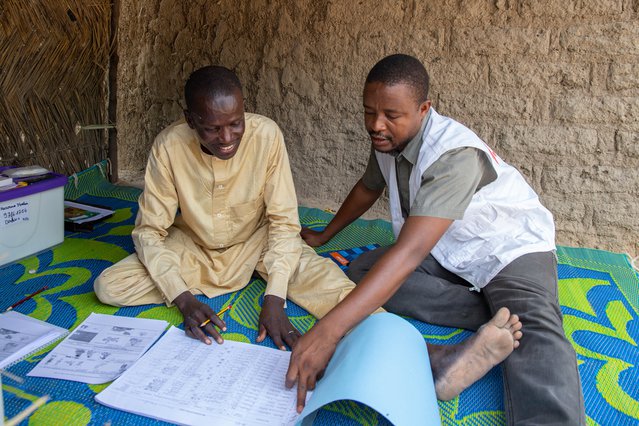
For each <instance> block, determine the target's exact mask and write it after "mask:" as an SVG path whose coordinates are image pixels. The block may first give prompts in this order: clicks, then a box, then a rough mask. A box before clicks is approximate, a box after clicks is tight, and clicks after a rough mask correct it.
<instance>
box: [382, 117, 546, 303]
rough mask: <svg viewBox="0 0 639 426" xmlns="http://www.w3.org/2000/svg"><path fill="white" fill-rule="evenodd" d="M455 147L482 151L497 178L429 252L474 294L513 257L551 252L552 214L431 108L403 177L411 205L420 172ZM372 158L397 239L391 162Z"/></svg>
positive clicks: (478, 143)
mask: <svg viewBox="0 0 639 426" xmlns="http://www.w3.org/2000/svg"><path fill="white" fill-rule="evenodd" d="M461 147H473V148H477V149H481V150H482V151H484V152H486V153H487V154H488V158H489V159H490V161H491V163H492V165H493V167H494V169H495V171H496V172H497V179H496V180H495V181H493V182H491V183H490V184H488V185H486V186H484V187H483V188H481V189H480V190H479V191H477V192H476V193H475V195H474V196H473V197H472V199H471V202H470V205H469V206H468V208H467V209H466V211H465V213H464V217H463V218H462V219H461V220H456V221H454V222H453V223H452V224H451V226H450V227H449V228H448V230H447V231H446V232H445V233H444V235H443V236H442V237H441V239H440V240H439V242H438V243H437V244H436V245H435V247H433V249H432V251H431V254H432V255H433V257H434V258H435V259H437V261H438V262H439V263H440V264H441V265H442V266H443V267H444V268H446V269H447V270H449V271H450V272H453V273H455V274H456V275H458V276H460V277H462V278H464V279H465V280H466V281H468V282H470V283H471V284H472V285H473V286H474V289H475V290H479V289H480V288H482V287H484V286H486V284H488V283H489V282H490V280H491V279H493V278H494V277H495V275H497V273H498V272H499V271H501V270H502V269H503V268H504V267H505V266H506V265H508V264H509V263H510V262H512V261H513V260H515V259H516V258H518V257H520V256H522V255H524V254H527V253H535V252H542V251H550V250H554V249H555V225H554V222H553V217H552V214H551V213H550V212H549V211H548V210H547V209H546V208H545V207H544V206H542V205H541V202H540V201H539V198H538V197H537V194H536V193H535V191H533V189H532V188H531V187H530V186H529V185H528V184H527V183H526V181H525V180H524V178H523V176H522V175H521V174H520V173H519V172H518V171H517V170H516V169H515V168H514V167H512V166H510V165H508V164H506V163H505V162H504V161H503V160H502V159H501V158H499V156H497V154H495V153H494V152H493V151H492V150H491V149H490V148H489V147H488V145H486V144H485V143H484V142H483V141H482V140H481V139H480V138H479V137H478V136H477V135H476V134H475V133H473V132H472V131H471V130H470V129H468V128H466V127H465V126H463V125H462V124H460V123H458V122H456V121H455V120H453V119H451V118H448V117H444V116H442V115H439V114H438V113H437V112H436V111H435V110H434V109H433V108H431V109H430V116H429V118H428V123H426V128H425V129H424V134H423V139H422V146H421V148H420V151H419V155H418V159H417V164H416V165H415V166H414V167H413V170H412V171H411V174H410V178H409V179H410V182H409V189H410V205H411V206H412V204H413V201H414V200H415V196H416V195H417V191H418V190H419V188H420V187H421V180H422V175H423V174H424V172H425V171H426V169H428V167H429V166H430V165H431V164H433V163H434V162H435V161H437V159H439V157H440V156H441V155H442V154H444V153H445V152H447V151H450V150H452V149H455V148H461ZM375 155H376V157H377V162H378V163H379V166H380V169H381V171H382V174H383V175H384V179H385V180H386V184H387V185H388V190H389V198H390V210H391V218H392V222H393V232H394V233H395V237H396V238H397V237H398V236H399V232H400V230H401V228H402V226H403V225H404V218H403V217H402V211H401V206H400V199H399V190H398V186H397V173H396V171H395V158H394V157H393V156H392V155H390V154H385V153H380V152H375ZM451 190H454V188H451Z"/></svg>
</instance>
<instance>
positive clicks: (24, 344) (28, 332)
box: [0, 311, 67, 368]
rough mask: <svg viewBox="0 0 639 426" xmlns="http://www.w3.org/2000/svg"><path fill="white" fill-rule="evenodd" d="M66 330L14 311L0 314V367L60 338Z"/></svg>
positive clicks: (4, 366)
mask: <svg viewBox="0 0 639 426" xmlns="http://www.w3.org/2000/svg"><path fill="white" fill-rule="evenodd" d="M66 333H67V330H66V329H64V328H61V327H57V326H55V325H52V324H49V323H47V322H44V321H40V320H37V319H35V318H31V317H29V316H27V315H23V314H21V313H19V312H16V311H10V312H5V313H3V314H1V315H0V368H6V367H7V366H9V365H11V364H12V363H14V362H16V361H19V360H20V359H22V358H24V357H26V356H28V355H29V354H30V353H32V352H34V351H37V350H38V349H40V348H41V347H42V346H44V345H47V344H48V343H51V342H52V341H54V340H55V339H58V338H61V337H62V336H64V335H65V334H66Z"/></svg>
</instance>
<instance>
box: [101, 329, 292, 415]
mask: <svg viewBox="0 0 639 426" xmlns="http://www.w3.org/2000/svg"><path fill="white" fill-rule="evenodd" d="M289 359H290V352H285V351H281V350H277V349H272V348H267V347H264V346H257V345H252V344H248V343H240V342H234V341H231V340H225V341H224V343H223V344H222V345H218V344H216V343H213V344H212V345H205V344H203V343H202V342H200V341H198V340H194V339H191V338H189V337H187V336H185V334H184V332H183V331H181V330H179V329H176V328H171V329H169V331H167V332H166V334H165V335H164V336H163V337H162V339H160V340H159V341H158V342H157V343H156V344H155V345H154V346H153V348H151V349H150V350H149V352H147V353H146V354H145V355H144V356H143V357H142V358H141V359H140V360H139V361H138V362H137V363H136V364H135V365H134V366H133V367H131V368H130V369H129V370H127V371H126V373H124V374H123V375H122V376H121V377H120V378H119V379H118V380H116V381H115V382H114V383H113V384H111V385H110V386H109V387H108V388H106V389H105V390H104V391H102V392H101V393H100V394H98V395H97V396H96V400H97V401H98V402H99V403H101V404H104V405H107V406H109V407H113V408H117V409H120V410H124V411H128V412H131V413H135V414H140V415H143V416H147V417H152V418H154V419H159V420H164V421H169V422H173V423H179V424H186V425H212V424H214V425H216V426H222V425H223V426H230V425H237V426H239V425H293V424H295V421H296V419H297V413H296V411H295V401H296V391H295V388H293V389H290V390H289V389H286V387H285V386H284V378H285V375H286V370H287V368H288V362H289Z"/></svg>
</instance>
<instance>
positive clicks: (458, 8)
mask: <svg viewBox="0 0 639 426" xmlns="http://www.w3.org/2000/svg"><path fill="white" fill-rule="evenodd" d="M638 9H639V1H638V0H599V1H594V0H567V1H559V0H554V1H534V0H466V1H461V0H438V1H397V2H377V1H363V0H362V1H346V0H340V1H310V0H299V1H251V2H244V1H241V2H240V1H224V0H222V1H217V2H215V1H213V2H211V1H203V0H197V1H189V2H175V1H168V0H131V1H127V2H122V4H121V10H120V22H119V27H118V31H119V51H118V53H119V57H120V60H119V67H118V93H117V100H118V104H117V108H118V110H117V125H118V147H119V158H118V160H119V167H120V170H121V173H122V175H123V176H125V177H126V176H134V177H135V176H139V175H140V174H141V173H142V171H143V169H144V167H145V164H146V158H147V154H148V152H149V147H150V145H151V143H152V141H153V138H154V136H155V135H156V134H157V132H159V131H160V130H161V129H162V128H163V127H164V126H166V125H167V124H169V123H171V122H172V121H174V120H175V119H178V118H180V116H181V114H182V107H183V101H182V87H183V84H184V81H185V79H186V78H187V77H188V75H189V73H190V72H191V71H193V70H194V69H196V68H198V67H200V66H203V65H207V64H222V65H225V66H227V67H230V68H232V69H234V70H235V71H236V72H237V73H238V75H239V76H240V79H241V80H242V82H243V84H244V86H245V96H246V100H247V102H246V105H247V110H249V111H252V112H257V113H260V114H264V115H267V116H269V117H271V118H272V119H274V120H275V121H276V122H277V123H278V124H279V125H280V127H281V128H282V130H283V132H284V135H285V139H286V142H287V147H288V151H289V156H290V159H291V165H292V169H293V174H294V178H295V183H296V188H297V193H298V198H299V201H300V203H301V204H304V205H307V206H314V207H322V208H324V207H331V208H335V207H337V206H339V203H340V202H341V201H342V200H343V199H344V198H345V197H346V195H347V193H348V191H349V190H350V188H351V187H352V185H353V184H354V183H355V182H356V181H357V179H359V177H360V176H361V174H362V172H363V169H364V167H365V164H366V160H367V157H368V149H369V143H368V139H367V135H366V133H365V131H364V127H363V112H362V106H361V102H362V100H361V93H362V87H363V81H364V79H365V76H366V73H367V72H368V70H369V69H370V67H371V66H372V65H373V64H374V63H375V62H376V61H377V60H379V59H380V58H382V57H383V56H385V55H387V54H391V53H396V52H403V53H409V54H412V55H415V56H417V57H418V58H420V59H421V60H422V61H423V62H424V64H425V65H426V68H427V69H428V71H429V73H430V75H431V98H432V100H433V102H434V106H435V107H436V109H437V110H438V111H439V112H441V113H443V114H445V115H449V116H451V117H453V118H455V119H457V120H458V121H461V122H462V123H464V124H466V125H467V126H469V127H470V128H471V129H473V130H474V131H475V132H476V133H478V134H479V135H480V136H481V137H482V138H483V139H484V140H485V141H486V142H487V143H488V144H489V145H491V146H492V147H493V148H494V149H495V150H496V151H497V152H498V153H499V154H500V156H501V157H502V158H504V159H505V160H506V161H508V162H510V163H511V164H513V165H515V166H516V167H518V168H519V169H520V170H521V172H522V173H523V174H524V175H525V176H526V178H527V179H528V181H529V182H530V184H531V185H532V186H533V187H534V188H535V190H536V191H537V192H538V193H539V194H540V196H541V199H542V201H543V202H544V204H545V205H546V206H547V207H548V208H549V209H550V210H551V211H552V212H553V214H554V215H555V219H556V222H557V242H558V243H560V244H565V245H572V246H581V247H596V248H602V249H609V250H613V251H617V252H624V251H627V252H630V253H631V254H633V255H635V256H636V255H638V254H639V202H637V199H638V198H639V96H638V95H639V77H638V76H639V18H638V17H639V12H638ZM386 214H387V213H386V207H385V205H384V203H378V205H376V206H375V207H374V211H373V213H372V216H385V215H386Z"/></svg>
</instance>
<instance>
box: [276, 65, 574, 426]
mask: <svg viewBox="0 0 639 426" xmlns="http://www.w3.org/2000/svg"><path fill="white" fill-rule="evenodd" d="M428 80H429V78H428V73H427V72H426V69H425V68H424V66H423V65H422V64H421V63H420V62H419V60H417V59H416V58H413V57H411V56H408V55H401V54H398V55H391V56H388V57H386V58H384V59H382V60H381V61H379V62H378V63H377V64H376V65H375V66H374V67H373V68H372V69H371V71H370V72H369V74H368V77H367V79H366V83H365V85H364V96H363V100H364V124H365V127H366V130H367V131H368V133H369V134H370V139H371V142H372V144H371V154H370V158H369V161H368V166H367V168H366V171H365V173H364V175H363V177H362V179H360V180H359V181H358V182H357V183H356V185H355V187H354V188H353V189H352V190H351V192H350V193H349V195H348V196H347V198H346V200H345V201H344V203H343V205H342V206H341V207H340V209H339V211H338V212H337V214H336V215H335V217H334V218H333V220H332V221H331V222H330V223H329V224H328V226H327V227H326V228H325V229H324V230H323V231H322V232H316V231H312V230H309V229H305V230H303V231H302V236H303V238H304V239H305V240H306V242H307V243H309V244H310V245H312V246H319V245H322V244H324V243H326V242H327V241H328V240H330V239H331V238H332V237H333V236H334V235H336V234H337V233H338V232H339V231H340V230H342V229H343V228H344V227H346V226H347V225H348V224H350V223H351V222H352V221H354V220H355V219H357V218H358V217H359V216H361V215H362V214H363V213H364V212H366V211H367V210H368V209H369V208H370V207H371V206H372V205H373V204H374V203H375V202H376V201H377V199H378V198H379V197H380V196H381V194H382V192H383V190H384V188H388V192H389V201H390V212H391V217H392V225H393V231H394V233H395V236H396V238H397V239H396V243H395V244H393V245H391V246H389V247H384V248H380V249H376V250H373V251H371V252H367V253H364V254H363V255H362V256H360V257H359V258H358V259H356V260H355V261H354V262H352V263H351V265H350V269H349V277H350V278H351V279H353V281H355V282H357V283H358V286H357V288H356V289H355V290H353V291H352V292H351V293H350V294H349V295H348V296H347V297H346V298H345V299H344V300H343V301H342V302H341V303H340V304H339V305H338V306H337V307H335V308H334V309H333V310H331V311H330V312H329V313H328V314H327V315H326V316H325V317H324V319H323V320H322V321H321V323H320V324H318V325H317V326H316V327H314V329H312V330H311V331H310V332H309V333H307V334H306V335H304V336H303V337H302V338H301V339H300V340H299V341H298V343H297V346H296V347H295V350H294V351H293V354H292V360H291V364H290V366H289V372H288V374H287V377H288V385H289V386H290V385H292V383H294V382H295V381H298V389H299V387H300V385H299V383H301V386H302V387H304V386H308V385H309V384H310V385H313V384H314V380H315V377H316V375H317V373H318V372H320V371H321V370H322V368H323V367H324V364H325V362H326V361H327V359H329V358H330V356H331V354H332V351H333V350H334V344H335V342H336V341H338V340H339V339H340V338H341V336H343V335H344V333H346V332H347V331H348V330H349V329H350V328H351V327H352V326H353V325H354V324H356V323H357V322H359V321H361V319H362V318H364V317H365V316H366V315H369V314H370V313H371V312H372V311H373V310H375V309H377V308H379V307H380V306H383V307H384V308H385V309H387V310H388V311H390V312H395V313H399V314H403V315H408V316H411V317H414V318H416V319H419V320H422V321H425V322H430V323H433V324H439V325H444V326H452V327H462V328H466V329H470V330H477V329H479V333H477V335H476V336H479V337H480V339H479V341H477V339H473V338H471V342H473V341H474V346H473V344H469V345H467V346H466V347H458V348H456V347H448V348H446V347H437V346H429V356H430V359H431V366H432V368H433V373H434V377H435V380H436V383H435V384H436V390H437V395H438V397H439V398H440V399H450V398H452V397H454V396H455V395H457V394H458V393H459V392H460V391H461V390H463V388H464V387H466V386H468V385H469V384H470V383H472V382H474V381H475V380H476V379H477V378H479V377H480V376H481V375H483V374H484V373H485V368H486V367H487V365H491V364H494V363H496V362H499V361H501V360H502V359H505V361H504V362H503V364H502V367H503V368H502V370H503V373H504V397H505V398H504V399H505V401H504V405H505V409H506V419H507V422H508V424H521V425H532V424H534V425H541V424H556V425H559V424H561V425H581V424H585V414H584V405H583V396H582V391H581V384H580V379H579V372H578V370H577V362H576V357H575V352H574V350H573V348H572V346H571V345H570V343H569V342H568V340H567V339H566V337H565V335H564V331H563V328H562V316H561V311H560V308H559V304H558V300H557V260H556V257H555V252H554V250H555V243H554V230H555V228H554V223H553V218H552V215H551V213H550V212H549V211H548V210H547V209H546V208H544V207H543V206H542V204H541V203H540V201H539V199H538V196H537V194H536V193H535V192H534V191H533V190H532V188H531V187H530V186H529V185H528V184H527V183H526V181H525V180H524V178H523V177H522V176H521V174H520V173H519V172H518V171H517V170H516V169H515V168H513V167H512V166H509V165H508V164H507V163H505V162H504V161H503V160H502V159H501V158H499V157H498V156H497V155H496V154H495V153H494V152H493V151H492V150H491V149H490V148H489V147H488V146H487V145H486V144H485V143H484V142H483V141H482V140H481V139H480V138H479V137H477V135H475V134H474V133H473V132H472V131H470V130H469V129H468V128H466V127H464V126H463V125H461V124H460V123H458V122H456V121H454V120H452V119H450V118H448V117H444V116H442V115H439V114H438V113H437V112H436V111H435V110H434V109H433V108H432V107H431V101H430V100H428V83H429V81H428ZM508 313H511V314H515V315H517V316H518V317H519V320H520V321H521V322H520V323H518V324H519V325H518V327H523V328H522V329H521V332H516V337H515V340H517V338H519V337H520V339H519V340H518V341H516V342H515V346H518V348H517V350H515V351H514V352H513V353H512V354H510V355H509V356H507V357H506V356H505V355H507V353H505V352H500V349H499V346H497V345H495V344H490V345H484V346H483V349H482V345H483V343H482V342H481V336H482V335H486V333H487V332H490V333H495V332H497V331H499V330H504V329H509V328H510V329H512V326H511V325H509V324H510V320H509V319H508V318H509V316H508ZM491 316H494V317H493V319H492V320H490V322H489V323H488V324H490V325H492V327H483V326H482V324H485V323H486V322H487V321H489V319H490V318H491ZM522 325H523V326H522ZM480 327H481V328H480ZM522 333H523V336H522ZM507 334H508V333H506V335H507ZM469 348H475V349H477V348H479V349H477V352H476V354H477V355H478V356H477V358H475V359H473V358H472V357H469V355H468V353H469V351H468V349H469ZM471 352H472V351H471ZM506 352H508V353H509V351H506ZM460 354H461V356H460ZM455 358H456V359H457V360H458V361H459V360H460V359H462V358H465V359H464V362H457V363H456V362H451V359H455ZM469 361H470V362H469ZM442 362H443V363H444V365H442ZM301 394H303V392H301V393H300V395H301ZM301 404H303V401H301Z"/></svg>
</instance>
